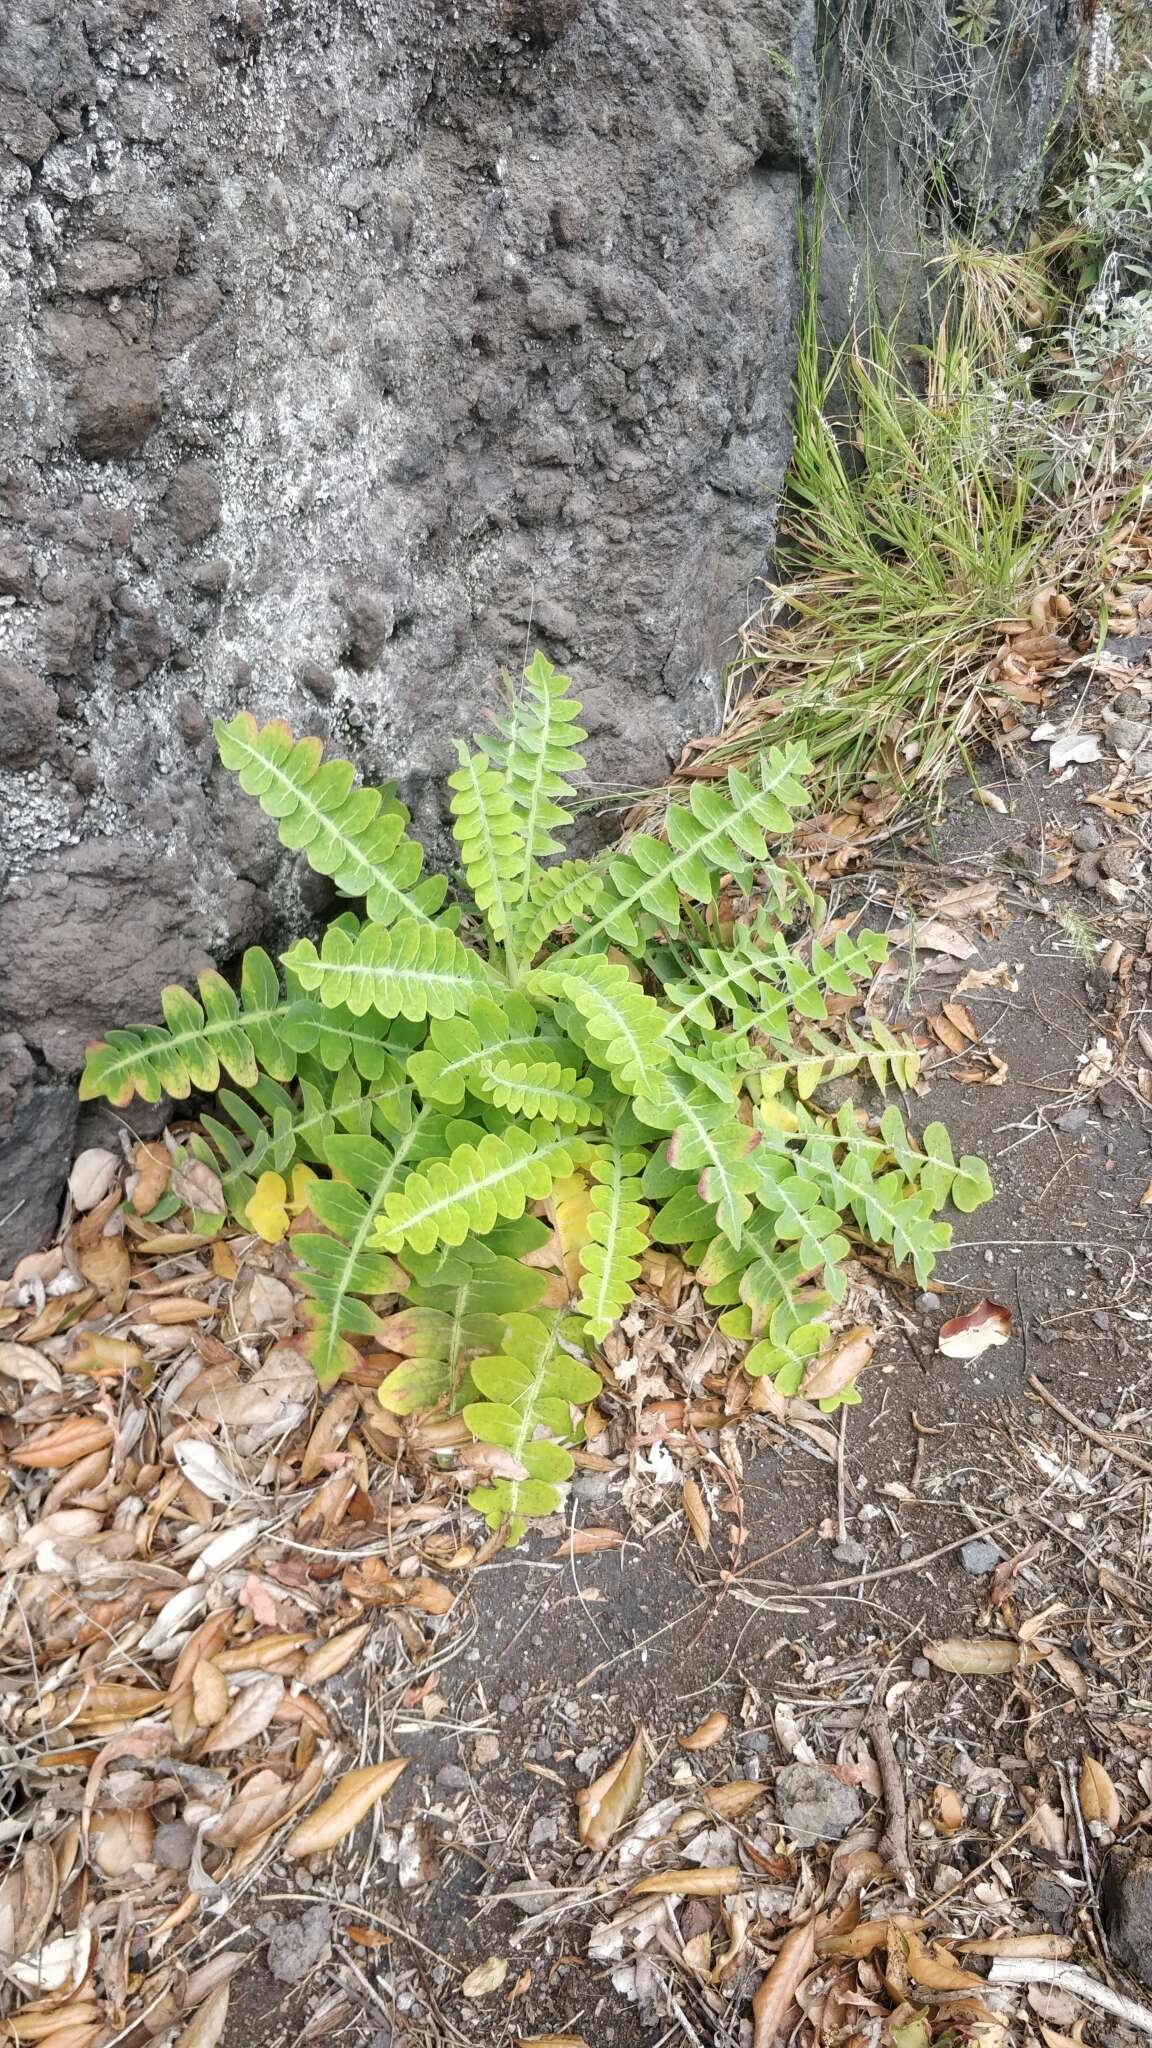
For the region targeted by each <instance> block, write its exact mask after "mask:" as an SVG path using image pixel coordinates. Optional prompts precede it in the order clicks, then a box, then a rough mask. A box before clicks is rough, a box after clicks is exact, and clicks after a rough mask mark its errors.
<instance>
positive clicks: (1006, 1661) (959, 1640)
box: [924, 1636, 1035, 1678]
mask: <svg viewBox="0 0 1152 2048" xmlns="http://www.w3.org/2000/svg"><path fill="white" fill-rule="evenodd" d="M924 1655H925V1656H926V1657H927V1659H928V1662H929V1663H930V1664H935V1666H936V1669H937V1670H938V1671H953V1672H956V1673H958V1674H960V1675H961V1676H964V1677H971V1678H986V1677H989V1676H991V1675H992V1674H993V1673H995V1672H1000V1671H1019V1670H1023V1668H1024V1666H1025V1665H1027V1664H1030V1663H1033V1662H1034V1661H1035V1659H1034V1656H1033V1653H1032V1652H1031V1651H1029V1649H1028V1647H1027V1645H1026V1644H1022V1643H1017V1642H1011V1641H1008V1640H1007V1639H1006V1638H1004V1637H1002V1636H973V1637H972V1638H971V1639H967V1638H964V1637H960V1636H950V1637H948V1638H947V1639H946V1640H945V1641H943V1642H939V1643H925V1645H924Z"/></svg>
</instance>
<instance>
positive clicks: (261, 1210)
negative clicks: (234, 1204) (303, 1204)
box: [244, 1173, 288, 1244]
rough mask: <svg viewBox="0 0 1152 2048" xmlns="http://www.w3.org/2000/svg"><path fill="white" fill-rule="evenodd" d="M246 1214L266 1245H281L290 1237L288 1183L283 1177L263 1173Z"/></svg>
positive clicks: (249, 1198)
mask: <svg viewBox="0 0 1152 2048" xmlns="http://www.w3.org/2000/svg"><path fill="white" fill-rule="evenodd" d="M244 1213H245V1215H246V1216H247V1218H248V1221H249V1223H250V1224H251V1225H252V1228H253V1230H254V1231H255V1232H256V1234H257V1236H258V1237H262V1238H263V1239H264V1242H265V1244H279V1242H280V1239H281V1238H282V1237H286V1236H287V1235H288V1183H287V1181H286V1180H285V1179H284V1177H283V1175H282V1174H279V1173H262V1174H261V1175H260V1178H259V1180H258V1181H257V1183H256V1187H255V1191H254V1193H252V1194H251V1195H249V1197H248V1201H247V1204H246V1205H245V1210H244Z"/></svg>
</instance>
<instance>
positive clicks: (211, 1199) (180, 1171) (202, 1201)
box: [168, 1159, 228, 1216]
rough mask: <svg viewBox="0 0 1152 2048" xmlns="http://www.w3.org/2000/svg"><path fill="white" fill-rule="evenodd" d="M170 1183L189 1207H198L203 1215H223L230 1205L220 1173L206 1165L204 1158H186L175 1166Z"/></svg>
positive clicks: (174, 1192)
mask: <svg viewBox="0 0 1152 2048" xmlns="http://www.w3.org/2000/svg"><path fill="white" fill-rule="evenodd" d="M168 1185H169V1188H170V1190H171V1192H172V1193H173V1194H174V1195H178V1196H179V1198H180V1200H181V1201H182V1202H183V1203H184V1204H185V1206H186V1207H187V1208H189V1209H197V1210H199V1211H200V1213H201V1214H202V1215H206V1216H222V1215H223V1214H224V1212H225V1210H226V1209H227V1207H228V1204H227V1202H226V1201H225V1200H224V1190H223V1188H222V1187H221V1185H220V1177H219V1175H218V1174H215V1173H213V1171H212V1168H211V1167H210V1166H205V1164H204V1161H203V1160H202V1159H185V1160H183V1161H181V1163H180V1165H179V1166H175V1167H173V1169H172V1177H171V1179H170V1181H169V1183H168Z"/></svg>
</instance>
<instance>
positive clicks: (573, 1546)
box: [540, 1529, 627, 2040]
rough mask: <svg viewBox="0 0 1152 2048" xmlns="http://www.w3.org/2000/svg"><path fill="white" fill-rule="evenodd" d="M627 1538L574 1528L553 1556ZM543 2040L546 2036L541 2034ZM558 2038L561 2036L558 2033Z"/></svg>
mask: <svg viewBox="0 0 1152 2048" xmlns="http://www.w3.org/2000/svg"><path fill="white" fill-rule="evenodd" d="M626 1540H627V1539H626V1538H625V1537H623V1536H622V1535H621V1534H620V1531H619V1529H573V1531H572V1534H571V1535H570V1536H566V1537H565V1538H564V1541H563V1543H558V1544H557V1546H556V1548H555V1550H554V1551H553V1552H552V1555H553V1557H593V1556H595V1554H596V1552H597V1551H599V1550H622V1549H623V1547H624V1544H625V1541H626ZM540 2038H541V2040H543V2039H544V2038H545V2037H544V2035H541V2036H540ZM555 2038H556V2039H557V2040H559V2039H560V2038H561V2036H560V2035H559V2034H558V2035H556V2037H555Z"/></svg>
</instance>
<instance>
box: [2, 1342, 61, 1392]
mask: <svg viewBox="0 0 1152 2048" xmlns="http://www.w3.org/2000/svg"><path fill="white" fill-rule="evenodd" d="M0 1373H3V1374H4V1375H5V1377H6V1378H8V1379H11V1380H21V1381H23V1380H29V1381H31V1383H32V1385H33V1386H37V1387H43V1389H44V1392H45V1393H46V1394H58V1393H59V1392H60V1391H61V1388H62V1386H63V1381H62V1380H61V1378H60V1375H59V1373H58V1372H57V1370H56V1367H55V1366H54V1365H52V1364H50V1363H49V1361H48V1359H46V1358H41V1356H40V1353H39V1352H38V1351H33V1349H32V1346H31V1345H30V1344H0Z"/></svg>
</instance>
